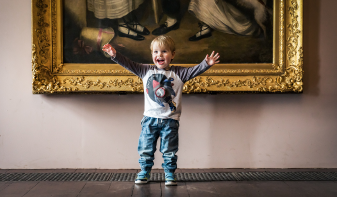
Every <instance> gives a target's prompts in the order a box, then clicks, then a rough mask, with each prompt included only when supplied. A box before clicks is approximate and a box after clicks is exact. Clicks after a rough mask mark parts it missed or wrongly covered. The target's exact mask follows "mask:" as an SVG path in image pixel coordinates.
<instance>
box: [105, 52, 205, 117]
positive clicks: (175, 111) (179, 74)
mask: <svg viewBox="0 0 337 197" xmlns="http://www.w3.org/2000/svg"><path fill="white" fill-rule="evenodd" d="M111 59H112V60H113V61H115V62H116V63H118V64H120V65H121V66H123V67H124V68H126V69H127V70H129V71H130V72H132V73H133V74H135V75H137V76H138V77H140V78H141V79H142V80H143V86H144V104H145V109H144V115H145V116H149V117H154V118H162V119H169V118H171V119H175V120H179V119H180V115H181V97H182V90H183V86H184V83H185V82H186V81H188V80H190V79H192V78H194V77H196V76H198V75H200V74H202V73H203V72H205V71H206V70H207V69H209V68H210V66H209V65H208V64H207V63H206V61H205V60H203V61H202V62H201V63H200V64H199V65H196V66H193V67H181V66H170V68H169V69H168V70H164V69H158V68H157V67H156V66H155V65H148V64H140V63H136V62H133V61H131V60H130V59H128V58H126V57H125V56H123V55H122V54H120V53H117V54H116V57H115V58H111Z"/></svg>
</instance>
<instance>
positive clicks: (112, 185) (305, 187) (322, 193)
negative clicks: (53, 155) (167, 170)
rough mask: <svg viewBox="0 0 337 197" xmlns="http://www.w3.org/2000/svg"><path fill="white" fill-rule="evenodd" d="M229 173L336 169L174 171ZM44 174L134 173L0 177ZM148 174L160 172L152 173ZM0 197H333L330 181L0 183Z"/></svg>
mask: <svg viewBox="0 0 337 197" xmlns="http://www.w3.org/2000/svg"><path fill="white" fill-rule="evenodd" d="M233 171H236V172H238V171H240V172H241V171H278V172H279V171H337V169H319V170H318V169H258V170H256V169H193V170H192V169H178V170H177V171H176V172H233ZM15 172H16V173H20V172H21V173H22V172H24V173H38V172H39V173H46V172H100V173H103V172H115V173H116V172H117V173H130V172H134V173H136V172H137V170H82V169H70V170H68V169H66V170H0V173H15ZM152 172H163V171H162V170H153V171H152ZM0 196H1V197H7V196H11V197H12V196H13V197H14V196H20V197H21V196H25V197H30V196H34V197H36V196H43V197H45V196H113V197H118V196H121V197H124V196H137V197H138V196H166V197H169V196H178V197H180V196H182V197H213V196H235V197H241V196H249V197H255V196H267V197H278V196H295V197H301V196H303V197H311V196H312V197H330V196H331V197H336V196H337V182H334V181H238V182H235V181H212V182H178V186H176V187H174V186H171V187H168V186H165V184H164V182H150V183H148V184H146V185H135V184H134V183H133V182H44V181H42V182H33V181H32V182H29V181H27V182H0Z"/></svg>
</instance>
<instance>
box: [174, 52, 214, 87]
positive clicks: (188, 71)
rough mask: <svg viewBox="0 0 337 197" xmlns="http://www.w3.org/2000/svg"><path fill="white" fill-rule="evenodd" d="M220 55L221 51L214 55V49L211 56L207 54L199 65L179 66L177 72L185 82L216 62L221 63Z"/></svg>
mask: <svg viewBox="0 0 337 197" xmlns="http://www.w3.org/2000/svg"><path fill="white" fill-rule="evenodd" d="M219 57H220V55H219V53H217V54H215V55H214V51H213V52H212V54H211V55H210V56H209V55H208V54H207V55H206V57H205V59H204V60H203V61H202V62H201V63H200V64H199V65H196V66H193V67H178V70H177V73H178V75H179V76H180V78H181V80H182V81H183V82H184V83H185V82H186V81H188V80H190V79H192V78H194V77H196V76H198V75H201V74H202V73H204V72H205V71H206V70H208V69H209V68H210V67H211V66H213V65H214V64H217V63H219V62H220V60H219Z"/></svg>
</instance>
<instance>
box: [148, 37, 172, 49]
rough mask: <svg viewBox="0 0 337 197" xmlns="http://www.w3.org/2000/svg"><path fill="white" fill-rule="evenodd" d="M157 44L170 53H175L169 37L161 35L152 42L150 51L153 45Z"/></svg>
mask: <svg viewBox="0 0 337 197" xmlns="http://www.w3.org/2000/svg"><path fill="white" fill-rule="evenodd" d="M155 43H158V45H159V46H165V47H168V48H169V49H170V51H171V52H174V51H176V46H175V43H174V41H173V39H172V38H171V37H170V36H166V35H161V36H158V37H156V38H155V39H153V40H152V42H151V46H150V49H151V51H152V49H153V45H154V44H155Z"/></svg>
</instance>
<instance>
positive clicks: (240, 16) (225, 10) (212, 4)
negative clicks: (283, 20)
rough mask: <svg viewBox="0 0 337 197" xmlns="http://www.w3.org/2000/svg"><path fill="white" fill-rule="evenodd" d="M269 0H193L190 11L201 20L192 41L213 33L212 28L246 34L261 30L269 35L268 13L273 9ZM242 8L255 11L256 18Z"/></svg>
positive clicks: (254, 33)
mask: <svg viewBox="0 0 337 197" xmlns="http://www.w3.org/2000/svg"><path fill="white" fill-rule="evenodd" d="M266 2H267V0H216V1H207V0H191V2H190V4H189V8H188V10H189V12H190V13H192V14H193V15H194V16H195V17H196V18H198V19H199V20H200V21H201V22H200V23H199V28H200V30H199V31H198V32H197V33H196V34H195V35H194V36H192V37H190V38H189V40H190V41H197V40H200V39H202V38H207V37H210V36H211V35H212V29H215V30H217V31H220V32H223V33H228V34H237V35H244V36H251V35H255V36H257V35H260V34H261V30H262V33H263V34H264V36H265V37H266V36H267V32H266V26H265V25H264V23H265V22H266V21H267V14H270V15H272V11H271V10H270V9H269V8H268V7H267V6H266ZM242 10H250V11H252V12H253V15H254V19H252V18H250V17H248V16H247V13H245V12H243V11H242Z"/></svg>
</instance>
